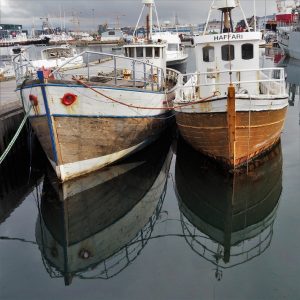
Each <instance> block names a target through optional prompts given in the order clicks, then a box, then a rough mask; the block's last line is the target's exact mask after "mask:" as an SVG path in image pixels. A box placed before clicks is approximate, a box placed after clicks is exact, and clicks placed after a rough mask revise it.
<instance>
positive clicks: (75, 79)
mask: <svg viewBox="0 0 300 300" xmlns="http://www.w3.org/2000/svg"><path fill="white" fill-rule="evenodd" d="M72 79H73V80H74V81H76V82H77V83H79V84H81V85H82V86H84V87H86V88H88V89H90V90H92V91H93V92H95V93H97V94H99V95H101V96H103V97H105V98H107V99H109V100H111V101H113V102H116V103H118V104H121V105H124V106H127V107H131V108H137V109H150V110H154V109H159V110H161V109H164V110H173V109H177V108H181V107H185V106H190V105H194V104H198V103H201V102H205V101H208V100H210V99H212V98H213V97H215V96H216V95H217V94H218V93H219V92H214V93H213V95H212V96H209V97H207V98H202V99H200V100H198V101H193V102H188V103H185V104H182V105H175V106H168V107H165V106H164V107H148V106H136V105H133V104H127V103H125V102H122V101H120V100H117V99H114V98H112V97H109V96H107V95H105V94H103V93H101V92H99V91H97V90H96V89H94V88H93V87H91V86H90V85H88V84H86V83H84V82H83V81H81V80H80V79H77V78H76V77H75V76H73V77H72Z"/></svg>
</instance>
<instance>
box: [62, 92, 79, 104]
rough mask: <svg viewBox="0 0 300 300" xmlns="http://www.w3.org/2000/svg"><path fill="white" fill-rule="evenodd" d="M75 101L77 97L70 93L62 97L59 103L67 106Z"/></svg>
mask: <svg viewBox="0 0 300 300" xmlns="http://www.w3.org/2000/svg"><path fill="white" fill-rule="evenodd" d="M76 99H77V95H74V94H72V93H66V94H64V96H63V97H62V98H61V103H62V104H64V105H66V106H69V105H72V104H73V103H74V102H75V101H76Z"/></svg>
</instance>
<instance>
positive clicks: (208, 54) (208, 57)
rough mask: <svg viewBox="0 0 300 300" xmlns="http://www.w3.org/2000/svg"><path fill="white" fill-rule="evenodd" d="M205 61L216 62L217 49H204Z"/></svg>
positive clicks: (210, 47)
mask: <svg viewBox="0 0 300 300" xmlns="http://www.w3.org/2000/svg"><path fill="white" fill-rule="evenodd" d="M202 54H203V61H205V62H212V61H215V48H214V47H212V46H206V47H203V49H202Z"/></svg>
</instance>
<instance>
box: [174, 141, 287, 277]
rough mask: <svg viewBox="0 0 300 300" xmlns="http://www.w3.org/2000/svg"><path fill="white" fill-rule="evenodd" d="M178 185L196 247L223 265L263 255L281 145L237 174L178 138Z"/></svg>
mask: <svg viewBox="0 0 300 300" xmlns="http://www.w3.org/2000/svg"><path fill="white" fill-rule="evenodd" d="M175 175H176V189H177V197H178V201H179V206H180V211H181V224H182V230H183V233H184V236H185V239H186V242H187V243H188V244H189V245H190V247H191V248H192V250H193V251H194V252H196V253H197V254H198V255H200V256H201V257H203V258H205V259H206V260H208V261H210V262H211V263H212V264H214V265H215V266H216V273H215V275H216V278H217V279H218V280H220V279H221V278H222V270H223V269H227V268H232V267H234V266H237V265H239V264H242V263H245V262H247V261H249V260H251V259H253V258H254V257H256V256H258V255H260V254H262V253H263V252H264V251H265V250H266V249H267V248H268V247H269V246H270V243H271V239H272V235H273V223H274V220H275V217H276V211H277V208H278V204H279V198H280V195H281V191H282V154H281V145H280V144H278V145H277V146H276V147H275V148H274V149H273V151H272V152H269V153H268V154H267V155H265V156H264V157H260V158H259V159H256V160H255V161H254V162H253V163H252V164H251V165H249V166H248V174H247V170H246V169H245V170H242V172H240V173H239V174H237V173H236V174H231V175H230V174H227V175H226V174H225V173H223V172H222V171H221V170H219V169H218V167H217V166H216V165H215V164H213V163H212V162H209V161H208V160H207V159H206V158H203V157H202V156H201V155H199V154H198V153H197V152H195V151H194V150H193V149H191V148H190V147H189V146H188V145H186V144H184V143H183V142H182V143H179V145H178V150H177V160H176V174H175Z"/></svg>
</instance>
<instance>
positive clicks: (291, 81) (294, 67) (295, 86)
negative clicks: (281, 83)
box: [286, 58, 300, 106]
mask: <svg viewBox="0 0 300 300" xmlns="http://www.w3.org/2000/svg"><path fill="white" fill-rule="evenodd" d="M286 74H287V78H286V80H287V83H288V91H289V105H290V106H294V105H295V100H296V96H298V99H300V79H299V78H300V61H299V60H297V59H294V58H289V59H287V61H286Z"/></svg>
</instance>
